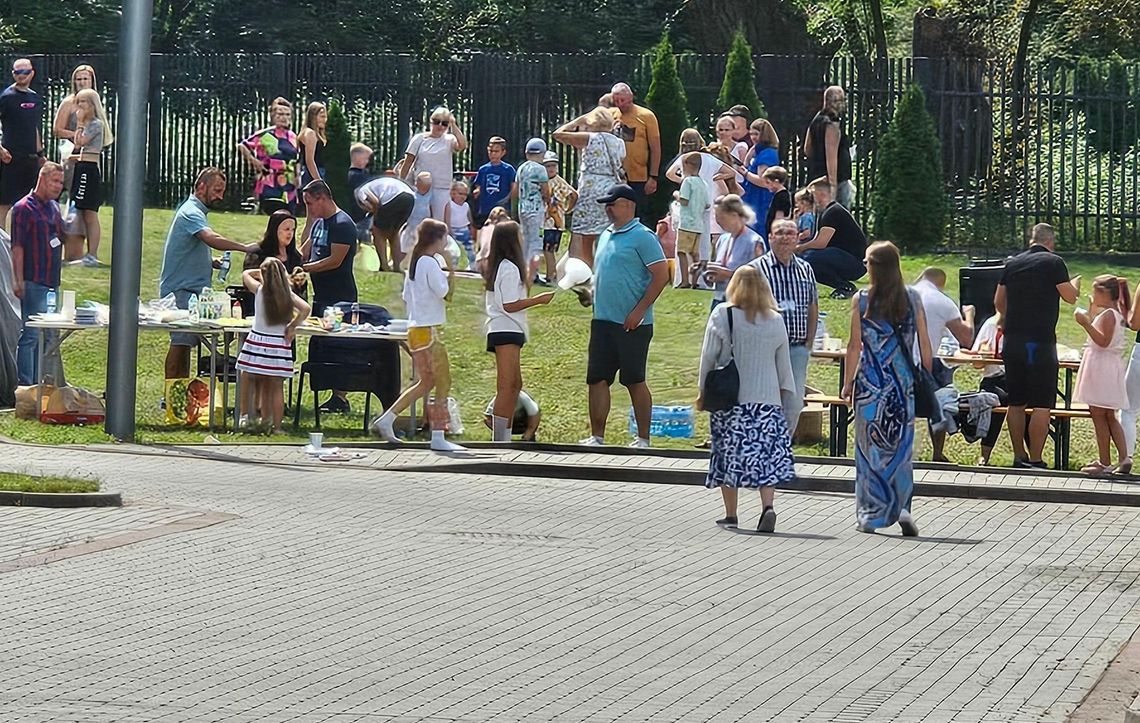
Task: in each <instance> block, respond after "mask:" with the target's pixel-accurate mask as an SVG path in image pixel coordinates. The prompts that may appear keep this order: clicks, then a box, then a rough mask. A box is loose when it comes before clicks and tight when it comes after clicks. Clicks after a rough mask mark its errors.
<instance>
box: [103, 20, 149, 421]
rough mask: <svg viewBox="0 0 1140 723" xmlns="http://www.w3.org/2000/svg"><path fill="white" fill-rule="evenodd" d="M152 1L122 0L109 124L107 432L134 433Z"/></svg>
mask: <svg viewBox="0 0 1140 723" xmlns="http://www.w3.org/2000/svg"><path fill="white" fill-rule="evenodd" d="M153 11H154V0H124V2H123V19H122V25H121V29H120V34H119V37H120V40H119V88H118V98H117V103H116V110H117V111H118V112H117V114H116V122H117V123H116V125H117V127H116V129H115V136H116V138H115V140H116V141H117V143H116V144H115V149H116V150H115V221H114V227H113V229H112V236H113V238H114V243H115V252H114V255H113V256H112V259H111V332H110V339H109V340H108V342H107V423H106V427H105V429H106V430H107V433H108V434H110V435H111V436H113V437H115V438H116V439H119V440H122V441H124V442H132V441H134V438H135V396H136V391H137V390H136V388H135V381H136V377H137V367H138V353H139V347H138V340H139V318H138V316H139V311H138V309H139V285H140V283H141V281H140V279H141V276H142V231H143V179H144V174H145V173H146V118H147V112H146V103H147V85H148V82H149V75H150V26H151V18H152V15H153Z"/></svg>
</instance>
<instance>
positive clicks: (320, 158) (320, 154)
mask: <svg viewBox="0 0 1140 723" xmlns="http://www.w3.org/2000/svg"><path fill="white" fill-rule="evenodd" d="M313 137H314V138H315V139H316V144H315V145H314V146H313V163H314V165H316V167H317V169H318V170H321V169H323V168H324V167H325V142H324V141H322V140H321V137H320V136H318V135H315V134H314V136H313ZM299 155H300V156H301V169H302V170H303V172H305V173H307V172H308V166H307V165H305V149H304V148H301V153H300V154H299Z"/></svg>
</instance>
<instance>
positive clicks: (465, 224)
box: [443, 181, 475, 271]
mask: <svg viewBox="0 0 1140 723" xmlns="http://www.w3.org/2000/svg"><path fill="white" fill-rule="evenodd" d="M469 192H470V189H469V188H468V187H467V181H456V182H455V183H453V184H451V200H450V201H448V202H447V206H445V207H444V210H443V222H444V223H446V224H447V227H448V229H449V230H450V232H451V237H452V238H453V239H455V240H456V241H457V242H458V243H459V245H460V246H462V247H463V250H464V251H466V252H467V270H468V271H470V270H471V269H473V268H475V216H474V214H472V213H471V205H470V204H468V203H467V194H468V193H469Z"/></svg>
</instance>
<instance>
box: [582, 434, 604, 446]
mask: <svg viewBox="0 0 1140 723" xmlns="http://www.w3.org/2000/svg"><path fill="white" fill-rule="evenodd" d="M578 444H580V445H582V446H583V447H601V446H602V445H604V444H605V442H604V441H602V438H601V437H597V436H595V435H593V434H591V435H590V436H589V437H586V438H585V439H580V440H578Z"/></svg>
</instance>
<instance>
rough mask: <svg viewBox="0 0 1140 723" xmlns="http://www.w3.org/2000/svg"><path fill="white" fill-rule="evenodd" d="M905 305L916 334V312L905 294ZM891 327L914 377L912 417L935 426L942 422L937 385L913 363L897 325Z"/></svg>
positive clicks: (922, 367) (921, 367)
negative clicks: (912, 320) (912, 318)
mask: <svg viewBox="0 0 1140 723" xmlns="http://www.w3.org/2000/svg"><path fill="white" fill-rule="evenodd" d="M907 305H908V306H909V307H910V313H911V315H912V316H914V318H915V324H914V333H915V334H918V312H917V311H916V310H915V308H914V304H913V303H912V302H911V299H910V294H907ZM892 326H893V327H894V330H895V336H896V337H897V338H898V341H899V352H900V353H902V354H905V355H906V360H907V363H908V364H910V370H911V375H912V376H913V377H914V416H915V418H921V419H928V420H930V422H931V424H937V423H938V422H941V421H942V406H941V405H940V404H939V403H938V397H937V396H936V395H935V392H937V391H938V383H937V382H935V381H934V375H933V374H931V373H930V372H928V371H926V367H924V366H923V365H922V364H915V363H914V349H913V348H911V347H908V346H907V345H906V337H905V336H903V333H902V331H901V330H900V329H899V325H898V324H893V325H892Z"/></svg>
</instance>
